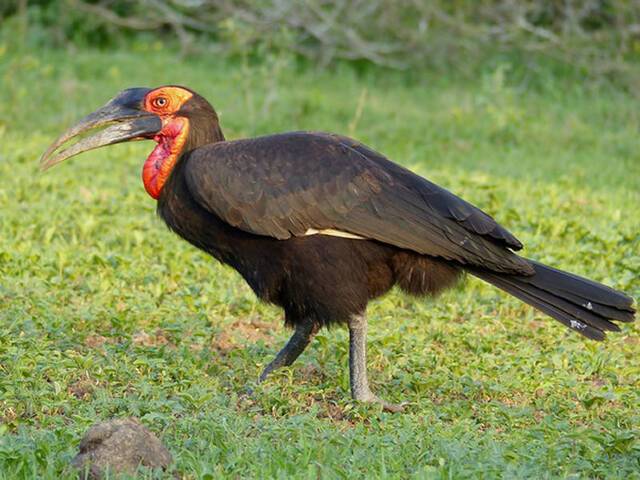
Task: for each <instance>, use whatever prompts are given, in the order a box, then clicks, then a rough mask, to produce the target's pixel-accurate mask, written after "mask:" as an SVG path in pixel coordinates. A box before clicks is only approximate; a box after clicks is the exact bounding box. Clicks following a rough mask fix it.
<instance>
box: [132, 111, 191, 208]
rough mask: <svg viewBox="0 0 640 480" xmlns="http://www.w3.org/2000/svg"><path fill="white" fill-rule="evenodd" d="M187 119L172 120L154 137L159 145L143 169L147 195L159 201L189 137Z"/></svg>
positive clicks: (143, 180)
mask: <svg viewBox="0 0 640 480" xmlns="http://www.w3.org/2000/svg"><path fill="white" fill-rule="evenodd" d="M187 126H188V122H187V120H186V119H185V118H182V117H177V118H174V119H171V120H170V121H169V122H168V123H167V124H166V125H165V126H164V127H163V128H162V130H161V131H160V132H159V133H158V134H157V135H156V136H155V137H154V140H155V141H156V142H157V143H158V145H156V147H155V148H154V149H153V151H152V152H151V154H150V155H149V156H148V157H147V160H146V161H145V162H144V166H143V167H142V182H143V183H144V188H145V190H146V191H147V193H148V194H149V195H150V196H151V197H152V198H155V199H158V197H159V196H160V192H161V191H162V187H163V186H164V183H165V182H166V181H167V178H169V174H170V173H171V170H172V169H173V167H174V165H175V162H176V160H177V159H178V157H179V155H180V153H181V150H182V147H183V146H184V142H185V140H186V137H187V133H188V128H185V127H187Z"/></svg>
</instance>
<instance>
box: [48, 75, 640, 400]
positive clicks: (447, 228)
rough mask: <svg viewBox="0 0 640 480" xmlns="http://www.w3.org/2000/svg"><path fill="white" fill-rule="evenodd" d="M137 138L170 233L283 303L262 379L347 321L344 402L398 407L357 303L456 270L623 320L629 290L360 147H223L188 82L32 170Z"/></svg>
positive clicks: (112, 119)
mask: <svg viewBox="0 0 640 480" xmlns="http://www.w3.org/2000/svg"><path fill="white" fill-rule="evenodd" d="M100 127H102V129H101V130H99V131H97V133H95V134H94V135H92V136H89V137H85V138H83V139H80V140H79V141H78V142H77V143H75V144H72V145H71V146H69V147H68V148H66V149H64V150H60V148H61V147H62V146H63V145H65V144H66V143H67V142H68V141H69V140H71V139H72V138H74V137H76V136H78V135H80V134H82V133H86V132H88V131H93V130H94V129H98V128H100ZM140 139H150V140H151V139H153V140H154V141H155V142H156V143H157V145H156V147H155V148H154V149H153V151H152V152H151V154H150V155H149V157H148V158H147V160H146V162H145V163H144V167H143V170H142V179H143V183H144V187H145V189H146V191H147V192H148V193H149V195H151V196H152V197H153V198H154V199H156V200H157V201H158V213H159V215H160V216H161V217H162V218H163V219H164V221H165V222H166V223H167V225H168V226H169V228H170V229H171V230H173V231H174V232H176V233H177V234H178V235H180V236H181V237H182V238H184V239H185V240H187V241H188V242H190V243H192V244H193V245H194V246H196V247H198V248H200V249H202V250H204V251H206V252H208V253H209V254H211V255H212V256H213V257H215V258H216V259H218V260H219V261H221V262H222V263H225V264H227V265H230V266H232V267H233V268H235V269H236V270H237V271H238V272H239V273H240V274H241V275H242V276H243V277H244V279H245V280H246V281H247V283H248V284H249V285H250V286H251V288H252V289H253V290H254V292H255V293H256V295H257V296H258V297H260V298H261V299H262V300H264V301H267V302H271V303H274V304H276V305H279V306H281V307H282V308H283V309H284V311H285V322H286V324H288V325H289V326H291V327H293V329H294V333H293V335H292V336H291V339H290V340H289V341H288V343H287V344H286V345H285V346H284V348H283V349H282V350H281V351H280V352H279V353H278V354H277V355H276V357H275V359H274V360H273V361H272V362H271V363H269V365H267V367H266V368H265V369H264V371H263V372H262V375H261V376H260V380H261V381H262V380H264V379H265V378H266V377H267V375H268V374H269V373H270V372H271V371H273V370H275V369H276V368H278V367H281V366H283V365H290V364H291V363H293V361H294V360H295V359H296V358H297V357H298V356H299V355H300V354H301V353H302V351H303V350H304V349H305V347H306V346H307V345H308V344H309V342H310V341H311V339H312V338H313V336H314V334H315V333H316V332H317V331H318V329H319V328H320V327H323V326H328V325H331V324H335V323H346V324H347V325H348V327H349V342H350V343H349V371H350V378H351V394H352V396H353V398H354V399H356V400H361V401H366V402H379V403H381V404H382V405H383V407H384V408H385V409H388V410H392V411H395V410H399V409H401V406H399V405H393V404H389V403H386V402H384V401H382V400H380V399H378V398H377V397H376V396H375V395H374V394H373V393H372V392H371V390H370V388H369V384H368V381H367V373H366V365H365V363H366V332H367V320H366V317H365V310H366V307H367V303H368V302H369V300H371V299H372V298H375V297H378V296H380V295H382V294H384V293H386V292H387V291H388V290H389V289H390V288H391V287H392V286H394V285H399V286H400V288H401V289H403V290H404V291H406V292H409V293H411V294H414V295H418V296H422V295H435V294H437V293H439V292H441V291H442V290H444V289H446V288H448V287H451V286H453V285H454V284H455V283H456V282H457V281H458V280H459V279H460V277H461V275H462V273H463V272H468V273H471V274H472V275H475V276H476V277H479V278H481V279H483V280H485V281H487V282H489V283H491V284H493V285H495V286H496V287H498V288H500V289H502V290H504V291H506V292H508V293H510V294H511V295H514V296H516V297H518V298H519V299H520V300H522V301H524V302H526V303H528V304H530V305H532V306H534V307H535V308H537V309H539V310H541V311H542V312H544V313H546V314H547V315H550V316H551V317H553V318H555V319H556V320H559V321H560V322H562V323H563V324H565V325H566V326H567V327H569V328H571V329H573V330H575V331H577V332H579V333H581V334H582V335H584V336H586V337H588V338H591V339H595V340H602V339H604V338H605V331H607V330H610V331H618V330H619V328H618V326H617V325H615V324H614V323H613V322H614V321H620V322H631V321H632V320H633V318H634V309H633V307H632V300H631V298H629V297H628V296H626V295H624V294H623V293H620V292H617V291H615V290H612V289H611V288H609V287H607V286H605V285H601V284H599V283H595V282H592V281H590V280H587V279H585V278H581V277H578V276H576V275H572V274H570V273H566V272H562V271H560V270H556V269H554V268H551V267H548V266H545V265H542V264H540V263H537V262H535V261H532V260H527V259H525V258H522V257H520V256H518V255H516V254H515V253H514V251H515V250H519V249H520V248H522V244H521V243H520V242H519V241H518V240H517V239H516V238H515V237H514V236H513V235H512V234H511V233H509V232H508V231H507V230H506V229H505V228H503V227H501V226H500V225H498V224H497V223H496V222H495V221H494V219H493V218H491V217H490V216H489V215H487V214H485V213H484V212H482V211H481V210H479V209H478V208H476V207H474V206H473V205H471V204H469V203H467V202H465V201H464V200H462V199H460V198H458V197H457V196H455V195H453V194H452V193H450V192H449V191H447V190H445V189H443V188H441V187H439V186H437V185H434V184H433V183H431V182H429V181H428V180H425V179H424V178H422V177H419V176H417V175H415V174H414V173H412V172H410V171H409V170H406V169H405V168H403V167H400V166H398V165H396V164H395V163H393V162H391V161H390V160H388V159H387V158H385V157H384V156H383V155H381V154H379V153H377V152H375V151H373V150H371V149H370V148H368V147H366V146H365V145H362V144H361V143H358V142H357V141H355V140H352V139H350V138H346V137H342V136H339V135H333V134H328V133H316V132H292V133H283V134H277V135H268V136H264V137H259V138H251V139H243V140H234V141H227V140H225V138H224V135H223V134H222V131H221V129H220V125H219V123H218V117H217V115H216V112H215V111H214V109H213V108H212V106H211V105H210V104H209V103H208V102H207V101H206V100H205V99H204V98H202V97H201V96H200V95H198V94H197V93H195V92H193V91H191V90H189V89H188V88H184V87H179V86H164V87H160V88H156V89H147V88H131V89H127V90H124V91H123V92H121V93H120V94H118V95H117V96H116V97H115V98H114V99H112V100H111V101H110V102H108V103H107V104H106V105H105V106H104V107H102V108H100V109H99V110H97V111H96V112H94V113H92V114H90V115H88V116H87V117H85V118H84V119H83V120H81V121H80V122H79V123H78V124H77V125H76V126H74V127H73V128H71V129H69V130H68V131H67V132H65V133H64V134H63V135H62V136H61V137H59V138H58V139H57V140H56V141H55V142H54V143H53V144H52V145H51V146H50V147H49V149H48V150H47V151H46V152H45V153H44V155H43V157H42V160H41V162H42V167H43V168H48V167H50V166H52V165H54V164H56V163H58V162H61V161H62V160H64V159H66V158H69V157H71V156H73V155H77V154H79V153H81V152H84V151H87V150H90V149H94V148H97V147H100V146H103V145H111V144H114V143H119V142H123V141H128V140H140ZM56 152H57V153H56Z"/></svg>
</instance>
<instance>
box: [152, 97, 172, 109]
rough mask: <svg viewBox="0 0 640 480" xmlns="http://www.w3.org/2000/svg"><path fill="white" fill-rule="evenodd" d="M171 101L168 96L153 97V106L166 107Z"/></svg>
mask: <svg viewBox="0 0 640 480" xmlns="http://www.w3.org/2000/svg"><path fill="white" fill-rule="evenodd" d="M168 103H169V101H168V100H167V99H166V97H156V98H154V99H153V106H154V107H158V108H163V107H166V106H167V104H168Z"/></svg>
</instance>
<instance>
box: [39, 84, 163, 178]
mask: <svg viewBox="0 0 640 480" xmlns="http://www.w3.org/2000/svg"><path fill="white" fill-rule="evenodd" d="M149 91H150V89H148V88H129V89H127V90H124V91H122V92H120V93H119V94H118V95H117V96H116V97H115V98H113V99H112V100H110V101H109V102H108V103H107V104H106V105H105V106H104V107H102V108H100V109H99V110H96V111H95V112H93V113H91V114H89V115H87V116H86V117H84V118H83V119H82V120H80V121H79V122H78V123H77V124H76V125H74V126H73V127H71V128H70V129H69V130H67V131H66V132H64V133H63V134H62V135H60V136H59V137H58V138H57V139H56V141H55V142H53V143H52V144H51V145H50V146H49V148H47V150H46V152H44V154H43V155H42V157H41V158H40V168H41V169H42V170H46V169H48V168H50V167H52V166H54V165H56V164H58V163H60V162H62V161H63V160H66V159H67V158H70V157H73V156H75V155H78V154H80V153H82V152H86V151H88V150H93V149H95V148H99V147H103V146H105V145H113V144H114V143H120V142H126V141H129V140H137V139H146V138H153V136H154V135H155V134H156V133H158V132H159V131H160V130H161V129H162V120H161V119H160V117H158V116H157V115H155V114H153V113H149V112H147V111H145V110H143V109H142V106H143V103H144V97H145V95H146V94H147V93H148V92H149ZM101 127H107V128H104V129H103V130H100V131H98V132H97V133H94V134H93V135H91V136H89V137H85V138H82V139H80V140H79V141H78V142H76V143H74V144H72V145H70V146H69V147H67V148H65V149H62V150H59V149H60V147H62V146H63V145H64V144H65V143H67V142H68V141H69V140H71V139H73V138H75V137H78V136H79V135H82V134H83V133H87V132H89V131H91V130H95V129H99V128H101ZM56 152H57V153H56Z"/></svg>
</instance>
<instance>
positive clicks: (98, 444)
mask: <svg viewBox="0 0 640 480" xmlns="http://www.w3.org/2000/svg"><path fill="white" fill-rule="evenodd" d="M171 461H172V458H171V454H170V453H169V450H167V449H166V447H165V446H164V445H163V444H162V443H161V442H160V440H158V438H157V437H156V436H155V435H154V434H153V432H151V431H150V430H149V429H148V428H146V427H145V426H144V425H142V424H141V423H140V421H139V420H138V419H137V418H124V419H119V420H109V421H106V422H102V423H98V424H96V425H93V426H92V427H91V428H90V429H89V430H88V431H87V433H85V435H84V438H83V439H82V440H81V441H80V453H79V454H78V455H77V456H76V458H74V459H73V462H72V464H73V466H74V467H76V468H78V469H79V470H81V472H80V478H83V479H84V478H89V479H102V478H104V476H105V473H106V472H107V470H108V471H109V473H110V474H111V475H113V474H116V473H129V474H132V473H135V471H136V469H137V468H138V467H140V466H141V465H143V466H145V467H150V468H163V469H166V468H167V467H168V466H169V464H170V463H171Z"/></svg>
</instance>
